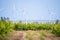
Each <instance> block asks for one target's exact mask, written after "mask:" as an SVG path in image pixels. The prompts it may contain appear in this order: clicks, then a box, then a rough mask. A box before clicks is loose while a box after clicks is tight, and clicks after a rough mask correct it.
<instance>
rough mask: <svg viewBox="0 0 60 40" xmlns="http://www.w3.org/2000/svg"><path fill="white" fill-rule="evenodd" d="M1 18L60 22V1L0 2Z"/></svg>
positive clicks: (16, 0)
mask: <svg viewBox="0 0 60 40" xmlns="http://www.w3.org/2000/svg"><path fill="white" fill-rule="evenodd" d="M0 17H9V18H10V19H11V20H57V19H59V20H60V0H0Z"/></svg>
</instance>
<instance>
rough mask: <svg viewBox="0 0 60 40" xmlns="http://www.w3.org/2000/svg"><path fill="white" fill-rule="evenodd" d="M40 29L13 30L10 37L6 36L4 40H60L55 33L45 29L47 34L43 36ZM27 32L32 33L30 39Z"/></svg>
mask: <svg viewBox="0 0 60 40" xmlns="http://www.w3.org/2000/svg"><path fill="white" fill-rule="evenodd" d="M39 32H40V31H31V30H29V31H15V32H13V33H12V34H11V35H10V36H9V37H7V38H4V39H3V40H60V37H56V36H55V35H54V34H52V33H49V32H47V31H44V32H45V36H44V37H41V36H40V34H39ZM27 33H30V36H31V35H32V34H34V35H32V36H31V37H30V36H29V37H30V39H28V38H27V37H26V36H27Z"/></svg>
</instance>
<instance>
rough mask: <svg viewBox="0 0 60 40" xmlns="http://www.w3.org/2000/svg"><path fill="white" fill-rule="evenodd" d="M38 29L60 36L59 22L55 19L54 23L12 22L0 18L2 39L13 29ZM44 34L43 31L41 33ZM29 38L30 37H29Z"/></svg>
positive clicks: (0, 36) (0, 37)
mask: <svg viewBox="0 0 60 40" xmlns="http://www.w3.org/2000/svg"><path fill="white" fill-rule="evenodd" d="M28 30H32V31H40V30H47V31H49V32H50V33H52V34H54V35H55V36H57V37H59V36H60V23H58V21H56V23H55V24H49V23H45V24H42V23H27V24H26V23H21V22H17V23H15V22H12V21H9V20H6V19H4V18H2V19H1V20H0V39H1V40H2V39H3V38H5V37H8V36H9V35H10V34H11V33H12V32H14V31H28ZM41 34H42V35H44V32H43V33H41ZM30 40H31V39H30Z"/></svg>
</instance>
